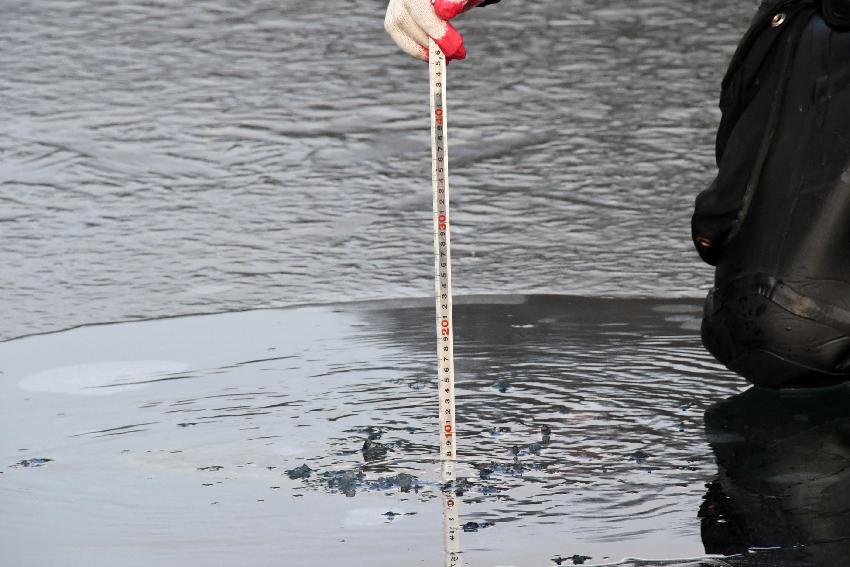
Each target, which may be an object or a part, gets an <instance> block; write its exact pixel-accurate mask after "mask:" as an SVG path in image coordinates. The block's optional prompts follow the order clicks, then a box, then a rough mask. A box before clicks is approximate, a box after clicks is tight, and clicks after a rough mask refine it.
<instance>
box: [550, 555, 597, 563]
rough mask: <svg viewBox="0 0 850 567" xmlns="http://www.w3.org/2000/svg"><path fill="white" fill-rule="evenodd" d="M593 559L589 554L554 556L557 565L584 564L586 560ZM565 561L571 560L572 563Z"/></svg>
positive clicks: (553, 559) (553, 560)
mask: <svg viewBox="0 0 850 567" xmlns="http://www.w3.org/2000/svg"><path fill="white" fill-rule="evenodd" d="M589 559H593V558H592V557H589V556H587V555H573V556H572V557H561V556H560V555H558V556H556V557H553V558H552V562H554V563H555V565H584V562H585V561H587V560H589ZM565 561H569V562H570V563H565Z"/></svg>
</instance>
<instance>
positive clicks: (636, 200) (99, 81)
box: [0, 0, 754, 337]
mask: <svg viewBox="0 0 850 567" xmlns="http://www.w3.org/2000/svg"><path fill="white" fill-rule="evenodd" d="M384 6H385V2H383V1H377V0H368V1H366V2H361V3H359V4H353V3H351V2H344V1H342V0H330V1H326V2H322V3H321V5H318V4H315V3H312V2H296V1H294V0H248V1H245V2H240V3H239V4H238V5H233V4H232V3H228V2H223V1H222V0H205V1H199V2H165V1H162V2H160V1H157V2H145V3H138V2H129V1H126V0H94V1H89V0H85V1H84V0H37V1H33V2H11V1H9V0H6V1H4V2H2V12H3V18H2V19H0V68H2V69H3V71H4V72H3V73H2V76H0V98H2V101H3V104H0V121H2V123H3V124H4V127H3V129H2V132H0V238H2V240H3V243H4V245H3V247H2V250H0V265H2V266H3V269H2V270H0V287H2V289H3V290H4V292H3V294H2V295H1V296H0V309H2V312H3V314H4V320H3V325H2V326H0V336H2V337H13V336H18V335H21V334H24V333H29V332H37V331H46V330H55V329H60V328H66V327H69V326H72V325H77V324H81V323H91V322H102V321H115V320H124V319H130V318H148V317H151V316H167V315H175V314H182V313H199V312H210V311H225V310H231V309H237V308H251V307H260V306H270V305H277V306H281V305H291V304H295V303H303V302H324V301H345V300H351V299H366V298H387V297H427V296H428V295H429V294H430V293H431V269H432V263H431V261H430V255H431V253H432V252H431V251H432V248H431V246H432V245H431V240H430V239H431V227H430V219H431V217H430V178H429V175H430V173H429V160H430V150H429V141H428V133H429V125H428V116H427V92H428V91H427V74H426V69H425V67H424V66H423V65H419V64H417V63H416V62H414V61H412V60H408V59H407V58H406V57H405V56H403V55H402V54H401V53H400V52H399V51H398V50H397V49H396V47H395V46H394V45H393V44H392V42H391V41H390V40H389V38H387V37H386V35H385V33H384V31H383V27H382V26H383V15H382V12H383V9H384ZM753 11H754V3H753V2H728V1H725V0H707V1H701V2H682V1H681V0H628V1H625V0H620V1H614V0H592V1H591V0H579V1H575V2H570V3H569V4H568V5H567V4H565V3H563V2H561V1H559V0H539V1H535V2H519V1H506V2H502V3H501V4H500V5H499V6H494V7H488V8H486V9H481V10H480V11H474V12H472V13H470V14H468V15H465V16H464V17H463V20H462V21H460V22H459V24H458V25H459V26H460V27H461V29H462V30H464V31H465V32H466V34H467V41H468V44H469V48H470V59H469V60H468V61H465V62H463V63H458V64H455V65H452V68H451V77H450V86H449V106H450V110H451V126H452V130H451V140H452V143H451V148H452V150H451V154H452V158H453V159H452V165H453V168H452V172H453V184H452V187H453V189H454V198H455V209H454V210H455V216H454V221H455V231H454V240H453V244H454V247H453V250H454V252H455V254H454V255H455V269H456V272H455V276H456V277H455V289H456V292H457V293H458V294H463V293H467V294H468V293H494V292H496V291H498V292H500V293H504V292H545V293H567V294H576V295H594V296H599V295H616V296H652V297H697V296H700V295H703V294H704V289H705V288H706V287H707V284H708V281H709V279H710V271H709V270H708V269H706V267H704V266H703V265H701V264H700V263H699V261H698V259H697V256H696V254H695V253H694V252H693V251H692V250H691V244H690V236H689V228H688V222H689V217H690V214H691V206H692V202H693V199H694V196H695V195H696V193H697V191H699V190H701V189H702V188H703V187H705V186H706V184H707V183H708V182H709V181H710V180H711V177H712V174H713V173H712V172H713V167H714V166H713V156H712V151H713V135H714V129H715V128H716V123H717V121H718V112H717V110H716V106H717V93H718V85H719V81H720V77H721V75H722V73H723V70H724V65H725V64H726V63H727V61H728V58H729V57H730V54H731V53H732V51H733V49H734V47H735V43H736V42H737V39H738V36H739V34H740V33H741V32H742V31H743V29H744V28H745V27H746V24H747V22H748V20H749V18H750V17H751V12H753Z"/></svg>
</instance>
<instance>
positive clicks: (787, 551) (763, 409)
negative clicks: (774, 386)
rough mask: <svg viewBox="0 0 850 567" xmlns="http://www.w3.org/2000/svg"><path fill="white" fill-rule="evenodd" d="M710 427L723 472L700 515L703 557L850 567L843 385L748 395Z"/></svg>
mask: <svg viewBox="0 0 850 567" xmlns="http://www.w3.org/2000/svg"><path fill="white" fill-rule="evenodd" d="M705 425H706V433H707V435H708V440H709V443H710V444H711V448H712V449H713V451H714V454H715V458H716V459H717V465H718V469H719V472H718V477H717V479H716V480H715V481H714V482H712V483H711V484H709V486H708V494H707V495H706V497H705V502H704V503H703V505H702V508H701V509H700V518H701V520H702V539H703V543H704V544H705V550H706V552H707V553H712V554H714V553H717V554H723V555H731V554H737V553H746V552H747V551H748V550H753V549H758V548H778V549H773V550H772V551H769V552H765V553H764V554H763V556H764V555H766V556H769V557H771V558H775V559H776V560H778V561H780V563H779V564H781V565H786V564H787V565H800V566H802V565H814V566H818V567H820V566H824V567H833V566H838V565H847V564H848V563H847V561H850V559H848V558H850V387H848V385H847V384H841V385H839V386H833V387H830V388H821V389H811V390H789V391H774V390H763V389H760V388H752V389H750V390H748V391H746V392H744V393H742V394H739V395H736V396H733V397H731V398H729V399H727V400H724V401H722V402H719V403H717V404H715V405H713V406H711V407H710V408H709V409H708V410H707V411H706V414H705ZM756 555H761V554H756ZM765 558H766V557H765ZM757 564H760V563H757ZM771 564H774V563H771Z"/></svg>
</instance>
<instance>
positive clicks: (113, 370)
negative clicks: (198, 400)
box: [18, 360, 189, 396]
mask: <svg viewBox="0 0 850 567" xmlns="http://www.w3.org/2000/svg"><path fill="white" fill-rule="evenodd" d="M188 368H189V365H188V364H186V363H185V362H177V361H168V360H126V361H113V362H97V363H92V364H77V365H72V366H60V367H57V368H51V369H50V370H45V371H42V372H38V373H36V374H30V375H29V376H27V377H25V378H23V379H21V380H20V381H19V382H18V387H20V388H21V389H22V390H27V391H30V392H51V393H62V394H78V395H86V396H105V395H109V394H117V393H120V392H126V391H128V390H136V389H139V388H144V387H145V386H148V385H150V384H151V382H152V381H155V380H157V379H162V378H165V377H166V376H168V375H170V374H175V373H178V372H183V371H185V370H187V369H188Z"/></svg>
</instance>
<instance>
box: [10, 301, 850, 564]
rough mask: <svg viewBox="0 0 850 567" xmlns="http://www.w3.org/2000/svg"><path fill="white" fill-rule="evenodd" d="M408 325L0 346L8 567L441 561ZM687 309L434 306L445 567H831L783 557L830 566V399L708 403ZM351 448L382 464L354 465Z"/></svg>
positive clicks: (842, 479)
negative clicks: (446, 522)
mask: <svg viewBox="0 0 850 567" xmlns="http://www.w3.org/2000/svg"><path fill="white" fill-rule="evenodd" d="M431 309H432V308H431V305H430V304H428V303H423V304H421V305H418V306H417V305H412V304H409V303H406V304H397V303H396V304H393V303H366V304H359V305H348V306H345V305H339V306H329V307H307V308H299V309H285V310H262V311H251V312H243V313H230V314H223V315H212V316H195V317H188V318H175V319H168V320H160V321H150V322H137V323H124V324H115V325H103V326H93V327H84V328H80V329H75V330H71V331H66V332H62V333H57V334H48V335H42V336H34V337H29V338H24V339H18V340H14V341H8V342H5V343H2V344H0V360H2V361H3V363H2V371H3V374H2V377H3V380H2V387H0V420H2V421H0V428H2V430H3V431H14V432H15V434H14V436H10V435H5V436H3V438H2V439H0V463H1V464H2V469H1V470H2V474H0V509H2V510H3V514H2V516H0V549H3V550H4V554H6V556H7V557H11V558H14V559H22V558H26V559H27V563H26V564H29V565H52V564H57V563H61V564H65V565H81V566H82V565H86V566H92V567H98V566H101V565H103V566H107V565H115V564H118V563H120V564H122V565H163V566H170V565H175V566H177V565H180V566H195V565H197V566H203V565H218V564H221V565H225V564H227V565H232V564H240V563H241V561H242V560H241V558H244V557H251V558H252V560H251V565H292V566H301V565H318V564H341V565H348V566H360V565H362V566H367V565H368V566H372V567H376V566H377V567H383V566H387V567H390V566H395V565H438V564H442V558H441V542H442V539H441V528H442V524H441V515H440V511H441V506H440V498H439V495H440V492H439V490H440V489H439V483H438V478H439V476H438V466H437V464H436V463H435V462H434V456H435V455H436V454H437V449H436V435H435V432H434V423H435V420H434V415H435V405H436V404H435V403H434V391H435V387H436V386H435V378H434V372H433V358H434V355H433V346H434V343H433V338H432V336H431V333H430V331H431V323H432V322H433V315H432V311H431ZM698 313H699V306H698V305H697V304H696V303H694V302H692V301H684V300H673V301H661V300H659V301H650V300H605V299H586V298H568V297H560V298H558V297H520V296H504V297H498V296H494V297H490V298H486V299H485V298H482V299H481V300H480V302H479V303H476V302H472V303H467V304H464V305H461V306H459V307H458V308H457V320H458V322H457V338H458V346H459V348H458V400H459V406H458V414H459V422H458V427H459V430H460V444H461V451H462V455H463V460H462V461H461V463H460V465H459V469H460V473H459V476H461V477H464V478H466V479H467V481H468V482H464V487H465V489H464V494H463V503H462V508H461V510H462V522H463V523H467V522H474V523H476V524H478V529H477V531H471V532H465V533H463V534H462V548H463V551H464V565H469V566H481V567H492V566H495V565H516V566H518V567H526V566H528V567H531V566H537V565H551V564H557V563H556V560H558V559H559V558H563V561H562V564H564V565H571V564H573V561H572V559H567V558H572V557H573V556H574V555H578V556H587V557H590V558H592V561H591V560H588V561H587V563H586V564H598V563H611V562H614V561H617V560H620V559H623V558H624V557H643V558H650V559H672V558H682V557H694V556H701V555H704V554H705V551H706V550H708V551H709V552H712V553H724V554H732V553H739V552H744V551H746V550H747V549H748V548H752V547H776V546H780V547H785V548H788V547H790V546H792V545H794V544H797V543H809V544H811V550H814V551H810V550H793V549H780V550H778V551H774V552H771V554H770V555H768V556H765V555H764V553H766V552H762V553H761V554H755V555H751V556H747V557H745V558H744V559H741V560H731V559H730V560H727V561H728V563H716V564H717V565H725V564H729V565H762V566H765V565H783V566H785V565H787V566H791V565H795V566H801V565H838V564H840V563H834V562H829V561H827V562H824V563H809V562H808V561H807V558H809V557H810V555H809V554H810V553H815V552H816V553H819V554H820V555H816V557H821V558H823V557H826V558H830V559H835V558H837V557H846V553H847V551H848V541H847V539H846V536H847V534H846V529H845V528H846V525H847V522H848V520H850V517H848V510H850V506H848V505H847V504H848V500H847V496H846V495H847V494H848V490H847V488H850V486H848V480H850V476H848V474H847V472H846V462H847V458H848V455H850V447H848V442H847V439H848V437H847V433H848V431H850V422H848V418H847V415H849V414H850V412H848V411H847V410H848V408H850V394H848V393H847V391H846V390H840V391H833V392H832V393H831V394H827V395H826V396H823V397H821V399H820V400H819V401H815V402H812V403H809V404H808V406H807V405H806V404H807V402H806V401H805V400H803V401H800V400H798V399H797V398H793V399H792V400H791V402H788V401H787V400H784V399H781V398H778V397H776V396H771V395H766V394H759V393H757V392H756V393H755V399H750V398H747V396H745V397H744V398H745V399H743V400H741V399H738V400H737V401H733V402H729V401H726V402H723V403H721V404H720V405H717V404H718V402H722V401H723V400H725V399H727V398H729V397H730V396H731V395H733V394H735V393H736V392H737V391H739V390H741V389H742V388H741V386H742V384H741V382H740V381H739V380H738V379H737V378H735V377H734V376H731V375H729V374H728V373H725V372H723V371H721V370H720V369H719V368H718V367H717V366H716V365H715V364H714V363H713V362H712V361H711V360H710V358H709V357H708V355H707V354H706V353H705V352H704V351H703V350H702V349H701V347H700V346H699V344H698V341H697V339H696V337H695V335H694V330H693V329H694V326H695V325H696V323H697V321H698ZM748 396H750V397H752V396H753V393H752V392H751V393H750V394H748ZM795 400H796V401H795ZM824 400H829V401H828V402H826V403H825V402H824ZM789 404H790V405H789ZM794 404H796V405H794ZM786 406H787V407H786ZM710 407H713V409H712V410H711V411H710V412H709V414H710V415H712V416H714V417H713V418H712V419H711V420H709V427H708V431H709V438H710V439H711V440H712V443H713V444H714V447H713V448H712V447H710V446H709V444H708V443H707V442H706V429H705V425H704V417H703V414H704V412H705V410H706V409H707V408H710ZM807 407H808V409H807ZM812 408H819V410H825V411H818V412H814V411H810V410H811V409H812ZM766 415H769V416H771V417H769V418H767V417H765V416H766ZM543 426H547V427H548V428H549V429H550V430H551V437H550V438H549V440H548V442H546V439H544V438H543V436H542V435H541V430H542V428H543ZM370 437H371V438H372V439H373V442H376V443H378V444H379V445H380V447H378V450H377V451H376V450H375V448H373V449H372V450H371V451H370V452H368V453H364V451H363V447H364V442H365V441H366V439H368V438H370ZM736 452H737V456H733V457H730V455H734V454H735V453H736ZM715 454H716V455H717V458H718V459H721V468H720V470H721V471H724V472H722V473H720V474H718V464H717V462H716V459H715ZM41 459H51V460H50V461H41ZM742 459H743V460H742ZM304 465H306V466H307V467H309V469H310V470H311V471H312V472H311V473H310V475H309V476H308V477H306V478H295V479H291V478H290V475H289V474H288V471H294V470H296V469H299V468H300V467H302V466H304ZM301 470H304V469H301ZM292 476H299V475H296V474H295V473H294V472H293V474H292ZM706 485H710V486H711V488H710V489H707V487H706ZM707 494H708V496H706V495H707ZM783 510H784V512H783ZM470 526H472V525H471V524H470ZM842 538H844V539H842ZM841 554H843V555H841ZM766 557H770V558H771V560H770V561H767V559H765V558H766ZM757 560H758V561H757ZM12 564H23V563H20V562H16V561H13V562H12ZM652 564H653V565H654V564H656V563H652ZM713 564H715V563H706V565H713Z"/></svg>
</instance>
